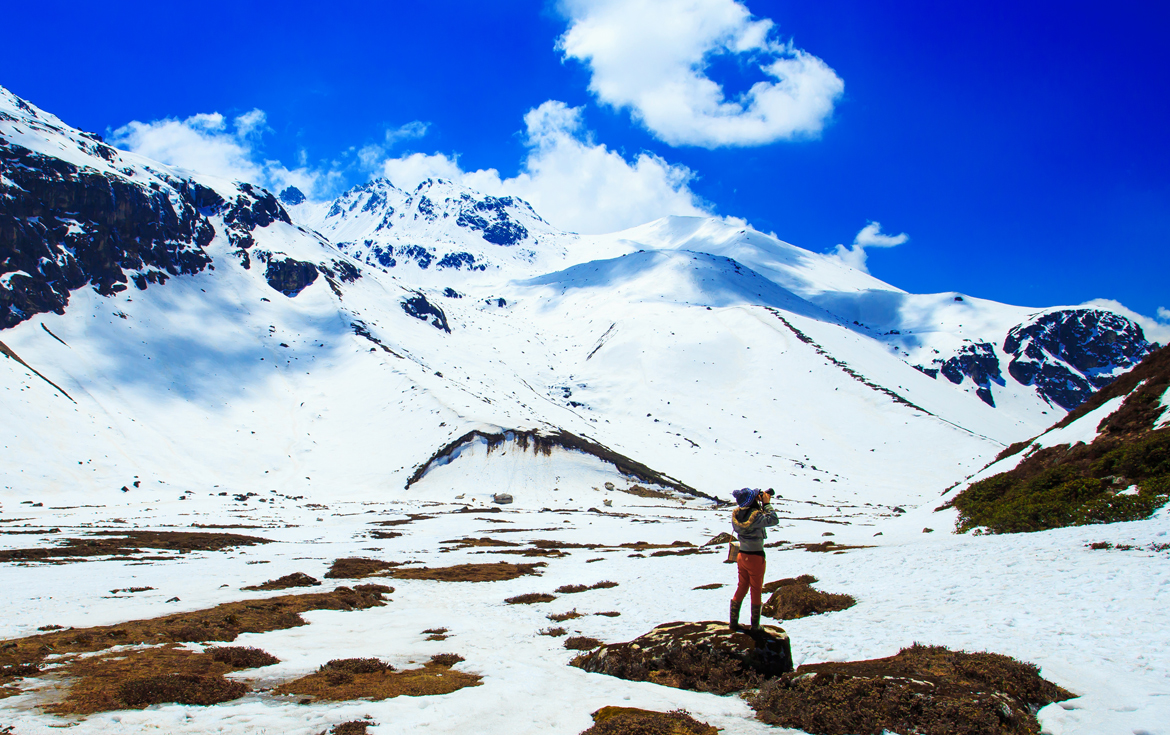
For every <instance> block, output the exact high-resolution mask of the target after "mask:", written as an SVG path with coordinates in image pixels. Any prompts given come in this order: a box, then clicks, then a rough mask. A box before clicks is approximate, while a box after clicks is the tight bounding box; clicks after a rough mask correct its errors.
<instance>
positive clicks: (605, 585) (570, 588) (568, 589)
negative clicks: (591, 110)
mask: <svg viewBox="0 0 1170 735" xmlns="http://www.w3.org/2000/svg"><path fill="white" fill-rule="evenodd" d="M617 586H618V583H617V582H609V581H605V582H598V583H597V584H566V585H562V586H561V587H557V592H560V593H562V594H566V595H571V594H575V593H577V592H588V591H589V590H604V589H609V588H611V587H617Z"/></svg>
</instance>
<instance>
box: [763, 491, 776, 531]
mask: <svg viewBox="0 0 1170 735" xmlns="http://www.w3.org/2000/svg"><path fill="white" fill-rule="evenodd" d="M760 505H762V506H763V510H764V512H763V513H761V514H760V519H759V521H758V523H759V525H760V528H768V527H769V526H778V525H780V519H779V518H777V517H776V510H775V509H774V508H773V507H772V494H771V493H768V492H763V493H760Z"/></svg>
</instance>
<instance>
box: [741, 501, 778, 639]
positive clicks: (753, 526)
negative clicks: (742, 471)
mask: <svg viewBox="0 0 1170 735" xmlns="http://www.w3.org/2000/svg"><path fill="white" fill-rule="evenodd" d="M731 495H732V497H734V498H735V503H736V506H737V507H736V509H735V510H734V511H732V513H731V527H732V528H733V529H734V530H735V535H736V536H738V537H739V554H738V555H737V556H736V567H737V568H738V569H739V586H737V587H736V588H735V596H734V597H732V598H731V632H732V633H734V632H736V631H738V630H739V610H740V607H741V606H742V605H743V598H744V597H745V596H746V595H747V593H748V591H749V590H750V591H751V593H752V630H759V628H760V608H761V607H762V606H763V603H762V602H761V597H763V587H764V567H765V563H764V539H766V538H768V532H767V531H765V530H764V529H765V528H767V527H768V526H775V525H777V524H778V523H780V521H779V520H778V519H777V518H776V511H775V510H773V509H772V488H768V489H767V490H766V491H764V492H761V491H760V489H759V488H751V487H745V488H741V489H739V490H736V491H735V492H733V493H732V494H731Z"/></svg>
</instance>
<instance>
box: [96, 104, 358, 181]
mask: <svg viewBox="0 0 1170 735" xmlns="http://www.w3.org/2000/svg"><path fill="white" fill-rule="evenodd" d="M266 132H269V128H268V125H267V118H266V116H265V114H264V111H263V110H259V109H256V110H251V111H250V112H245V113H244V114H242V115H240V116H238V117H236V118H234V119H233V120H232V121H231V122H230V124H229V122H228V120H227V118H225V117H224V116H223V115H221V114H219V113H218V112H212V113H201V114H198V115H192V116H191V117H188V118H186V119H185V120H179V119H176V118H166V119H163V120H154V121H151V122H139V121H137V120H134V121H132V122H129V123H127V124H126V125H123V126H122V127H120V128H118V129H117V130H115V131H113V133H111V135H110V142H111V143H112V144H113V145H115V146H117V147H119V148H123V149H125V150H129V151H133V152H134V153H138V154H140V155H143V156H146V157H147V158H152V159H154V160H156V161H161V162H162V163H166V164H169V165H171V166H176V167H178V168H184V169H188V170H190V171H197V172H199V173H203V174H209V175H211V176H219V177H221V178H225V179H231V180H233V181H247V182H250V183H253V184H259V185H261V186H263V187H265V188H267V189H270V190H271V191H274V192H279V191H280V190H281V189H283V188H284V187H286V186H295V187H297V188H298V189H300V190H301V191H302V192H304V193H305V194H306V195H307V196H309V197H310V198H314V196H316V197H320V196H322V195H325V194H327V193H328V192H330V191H331V190H332V189H333V188H335V187H336V186H337V185H338V184H339V183H341V178H342V174H341V171H340V170H337V168H336V167H334V168H331V169H318V168H313V167H310V166H309V165H308V164H307V156H306V154H305V152H304V151H301V153H300V156H299V158H300V160H299V161H298V165H297V167H296V168H291V169H290V168H288V167H287V166H285V165H284V164H282V163H281V162H280V161H276V160H265V159H264V158H263V157H262V156H261V154H260V152H259V151H258V150H257V146H258V144H259V142H260V138H261V137H262V136H263V135H264V134H265V133H266Z"/></svg>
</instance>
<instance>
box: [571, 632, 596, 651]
mask: <svg viewBox="0 0 1170 735" xmlns="http://www.w3.org/2000/svg"><path fill="white" fill-rule="evenodd" d="M601 644H602V641H599V640H597V639H596V638H590V637H588V636H583V635H575V636H573V637H571V638H566V639H565V648H567V649H569V650H570V651H592V650H593V649H594V648H597V647H598V646H600V645H601Z"/></svg>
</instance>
